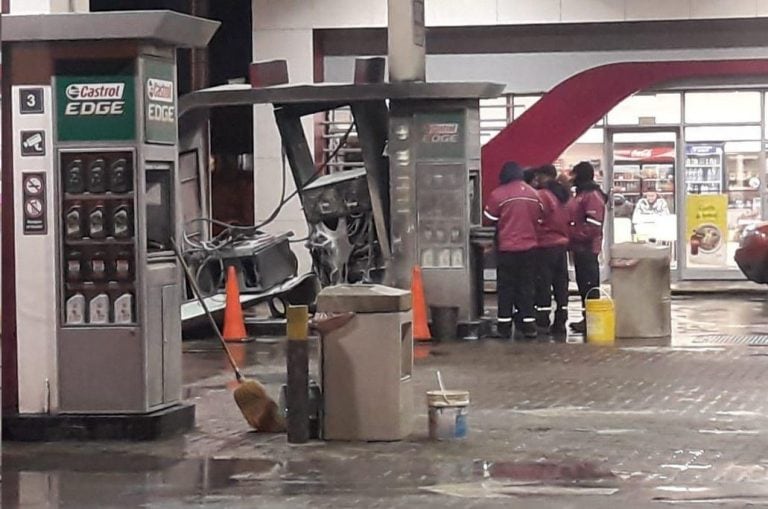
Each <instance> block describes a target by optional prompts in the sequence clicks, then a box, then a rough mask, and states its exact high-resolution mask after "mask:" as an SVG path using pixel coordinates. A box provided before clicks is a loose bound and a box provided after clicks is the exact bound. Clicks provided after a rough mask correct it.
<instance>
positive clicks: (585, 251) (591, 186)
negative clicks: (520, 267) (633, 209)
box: [568, 161, 608, 334]
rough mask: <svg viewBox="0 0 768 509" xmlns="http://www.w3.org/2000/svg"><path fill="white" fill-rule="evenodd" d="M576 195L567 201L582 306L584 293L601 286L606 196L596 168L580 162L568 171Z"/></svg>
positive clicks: (581, 328)
mask: <svg viewBox="0 0 768 509" xmlns="http://www.w3.org/2000/svg"><path fill="white" fill-rule="evenodd" d="M571 176H572V178H573V185H574V186H575V187H576V196H575V197H574V198H573V199H572V200H571V201H570V202H569V205H568V209H569V212H570V218H571V252H572V253H573V265H574V269H575V270H576V284H577V286H578V287H579V295H580V296H581V305H582V309H584V305H585V301H586V297H587V292H589V291H590V290H591V289H593V288H595V287H598V286H600V265H599V263H598V260H597V257H598V255H599V254H600V249H601V248H602V245H603V221H604V220H605V202H606V201H607V198H608V197H607V196H606V195H605V193H604V192H603V191H602V189H600V186H599V185H598V184H597V183H596V182H595V169H594V167H593V166H592V165H591V164H590V163H588V162H586V161H582V162H580V163H579V164H577V165H576V166H574V168H573V170H572V171H571ZM571 330H573V331H574V332H579V333H582V334H583V333H585V332H586V330H587V325H586V321H585V320H584V319H582V320H581V321H580V322H576V323H572V324H571Z"/></svg>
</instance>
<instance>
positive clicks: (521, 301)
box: [496, 249, 536, 327]
mask: <svg viewBox="0 0 768 509" xmlns="http://www.w3.org/2000/svg"><path fill="white" fill-rule="evenodd" d="M535 260H536V250H535V249H531V250H528V251H518V252H509V251H499V252H498V259H497V263H496V282H497V285H498V286H497V292H498V299H499V301H498V306H499V310H498V317H499V325H502V324H510V322H511V321H512V318H515V322H516V325H517V327H520V326H521V325H522V324H523V322H532V321H533V320H534V317H533V311H534V305H533V302H534V298H535V287H534V271H535V269H536V263H535ZM515 309H517V314H515V313H514V310H515Z"/></svg>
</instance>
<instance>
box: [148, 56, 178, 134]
mask: <svg viewBox="0 0 768 509" xmlns="http://www.w3.org/2000/svg"><path fill="white" fill-rule="evenodd" d="M143 68H144V72H143V75H144V137H145V141H146V142H147V143H159V144H164V145H172V144H174V143H176V82H175V76H176V68H175V67H174V65H173V62H172V61H168V60H162V59H159V58H153V57H146V58H145V59H144V60H143Z"/></svg>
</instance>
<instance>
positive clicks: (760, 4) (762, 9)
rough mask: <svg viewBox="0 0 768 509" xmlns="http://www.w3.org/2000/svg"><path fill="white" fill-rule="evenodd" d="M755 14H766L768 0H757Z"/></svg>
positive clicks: (767, 11)
mask: <svg viewBox="0 0 768 509" xmlns="http://www.w3.org/2000/svg"><path fill="white" fill-rule="evenodd" d="M757 15H758V16H768V0H757Z"/></svg>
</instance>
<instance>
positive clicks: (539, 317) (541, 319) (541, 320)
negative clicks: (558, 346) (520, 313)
mask: <svg viewBox="0 0 768 509" xmlns="http://www.w3.org/2000/svg"><path fill="white" fill-rule="evenodd" d="M536 326H537V327H538V328H539V330H541V331H544V332H546V331H547V330H548V329H549V311H536Z"/></svg>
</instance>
